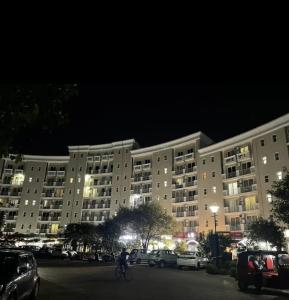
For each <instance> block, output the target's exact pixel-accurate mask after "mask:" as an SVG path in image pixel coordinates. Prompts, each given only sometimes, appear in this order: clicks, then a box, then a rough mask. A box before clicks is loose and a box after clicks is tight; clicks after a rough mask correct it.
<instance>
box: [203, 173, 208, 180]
mask: <svg viewBox="0 0 289 300" xmlns="http://www.w3.org/2000/svg"><path fill="white" fill-rule="evenodd" d="M203 179H204V180H205V179H207V172H204V173H203Z"/></svg>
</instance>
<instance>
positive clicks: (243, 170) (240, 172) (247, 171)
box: [239, 168, 251, 176]
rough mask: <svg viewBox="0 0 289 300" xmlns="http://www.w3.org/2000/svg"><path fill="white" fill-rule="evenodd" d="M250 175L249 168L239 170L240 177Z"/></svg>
mask: <svg viewBox="0 0 289 300" xmlns="http://www.w3.org/2000/svg"><path fill="white" fill-rule="evenodd" d="M250 173H251V168H247V169H241V170H239V175H240V176H244V175H247V174H250Z"/></svg>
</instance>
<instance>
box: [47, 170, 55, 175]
mask: <svg viewBox="0 0 289 300" xmlns="http://www.w3.org/2000/svg"><path fill="white" fill-rule="evenodd" d="M47 176H56V171H48V172H47Z"/></svg>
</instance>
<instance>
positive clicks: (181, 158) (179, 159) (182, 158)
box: [175, 155, 184, 163]
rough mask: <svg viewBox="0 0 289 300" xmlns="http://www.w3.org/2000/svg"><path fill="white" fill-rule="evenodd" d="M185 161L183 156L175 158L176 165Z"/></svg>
mask: <svg viewBox="0 0 289 300" xmlns="http://www.w3.org/2000/svg"><path fill="white" fill-rule="evenodd" d="M183 161H184V156H183V155H181V156H176V157H175V162H176V163H179V162H183Z"/></svg>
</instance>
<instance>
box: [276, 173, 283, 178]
mask: <svg viewBox="0 0 289 300" xmlns="http://www.w3.org/2000/svg"><path fill="white" fill-rule="evenodd" d="M277 179H278V180H281V179H282V172H277Z"/></svg>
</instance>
